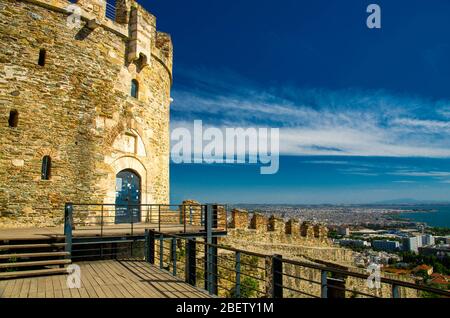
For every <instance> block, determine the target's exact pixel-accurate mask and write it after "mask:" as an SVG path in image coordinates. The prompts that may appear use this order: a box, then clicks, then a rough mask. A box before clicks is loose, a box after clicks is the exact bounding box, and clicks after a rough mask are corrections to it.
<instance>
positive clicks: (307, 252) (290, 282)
mask: <svg viewBox="0 0 450 318" xmlns="http://www.w3.org/2000/svg"><path fill="white" fill-rule="evenodd" d="M229 226H230V227H229V229H228V235H227V236H226V237H224V238H221V239H220V244H224V245H228V246H232V247H234V248H238V249H242V250H246V251H251V252H256V253H260V254H265V255H274V254H279V255H283V257H284V258H286V259H290V260H298V261H303V262H311V263H318V264H322V265H324V264H325V265H328V266H332V267H333V266H335V267H338V268H345V269H348V270H350V271H354V272H358V273H365V270H364V269H360V268H356V267H355V266H354V259H355V253H354V252H353V251H352V250H350V249H346V248H342V247H339V246H335V245H333V244H332V241H331V240H329V239H328V237H327V235H328V229H327V228H326V226H324V225H321V224H312V223H309V222H300V221H298V220H289V221H287V222H284V221H283V220H282V219H280V218H277V217H275V216H271V217H270V218H268V217H266V216H264V215H262V214H257V213H256V214H249V213H248V212H247V211H245V210H238V209H235V210H233V211H232V212H231V220H230V223H229ZM258 266H259V267H264V266H265V264H264V261H262V260H261V261H260V263H259V265H258ZM284 272H285V273H287V274H290V275H293V276H297V277H302V278H305V279H308V280H312V281H317V282H318V281H320V280H321V272H320V271H318V270H315V269H311V268H307V267H300V266H293V265H286V267H285V269H284ZM382 276H383V277H388V278H393V279H397V280H404V281H408V282H414V280H413V279H411V278H408V277H402V276H398V275H391V274H389V273H382ZM284 284H285V286H287V287H290V288H293V289H297V290H303V291H307V292H308V293H309V294H312V295H316V296H317V295H320V286H319V285H317V284H313V283H310V282H308V281H304V280H299V279H293V278H289V277H285V281H284ZM345 288H347V289H349V290H357V291H360V292H363V293H366V294H368V295H372V296H376V297H388V298H389V297H392V288H391V286H389V285H387V284H382V285H381V288H380V289H378V290H376V289H370V288H369V287H368V285H367V282H366V280H364V279H359V278H354V277H345ZM285 293H286V295H285V296H286V297H288V296H291V297H299V298H303V297H309V296H308V295H305V294H300V293H296V292H292V291H289V290H286V291H285ZM400 293H401V295H402V297H413V298H414V297H418V293H417V292H416V291H414V290H411V289H405V288H401V289H400ZM345 294H346V297H364V296H361V295H359V296H357V295H356V294H354V293H352V292H350V291H347V292H345Z"/></svg>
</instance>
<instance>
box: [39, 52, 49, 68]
mask: <svg viewBox="0 0 450 318" xmlns="http://www.w3.org/2000/svg"><path fill="white" fill-rule="evenodd" d="M46 58H47V51H46V50H45V49H40V50H39V60H38V64H39V65H40V66H45V59H46Z"/></svg>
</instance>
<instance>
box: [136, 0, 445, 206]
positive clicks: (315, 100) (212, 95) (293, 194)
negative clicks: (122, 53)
mask: <svg viewBox="0 0 450 318" xmlns="http://www.w3.org/2000/svg"><path fill="white" fill-rule="evenodd" d="M140 2H141V3H142V4H144V6H146V7H147V9H149V10H150V11H151V12H152V13H153V14H155V15H156V16H157V22H158V29H159V30H162V31H165V32H169V33H171V35H172V39H173V42H174V49H175V57H174V86H173V90H172V96H173V98H174V103H173V104H172V110H171V122H172V127H179V126H189V125H192V122H193V120H196V119H202V120H203V122H204V124H205V125H208V126H217V127H221V128H223V127H244V128H245V127H274V128H280V129H281V132H280V134H281V135H280V137H281V145H280V146H281V152H282V158H281V162H280V172H279V173H278V174H276V175H274V176H261V175H260V174H259V167H257V166H253V165H206V164H205V165H175V164H173V165H172V166H171V197H172V201H173V202H179V201H181V200H183V199H187V198H193V199H197V200H200V201H202V202H225V203H308V204H309V203H367V202H376V201H383V200H392V199H400V198H415V199H419V200H446V201H450V161H449V157H450V138H449V136H450V121H449V120H450V59H449V57H450V24H449V23H448V19H449V14H450V2H449V1H447V0H432V1H419V0H417V1H413V0H408V1H402V0H396V1H392V0H390V1H378V0H377V1H375V0H372V1H362V0H345V1H344V0H314V1H312V0H309V1H300V0H280V1H274V0H259V1H256V0H246V1H229V0H228V1H225V0H214V1H206V0H191V1H181V0H152V1H142V0H141V1H140ZM370 3H377V4H379V5H380V6H381V9H382V28H381V29H380V30H370V29H368V28H367V26H366V18H367V16H368V14H367V13H366V7H367V5H368V4H370Z"/></svg>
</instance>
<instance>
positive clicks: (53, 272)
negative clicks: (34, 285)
mask: <svg viewBox="0 0 450 318" xmlns="http://www.w3.org/2000/svg"><path fill="white" fill-rule="evenodd" d="M56 274H67V269H66V268H50V269H39V270H31V271H20V272H6V273H0V279H11V278H21V277H32V276H49V275H56Z"/></svg>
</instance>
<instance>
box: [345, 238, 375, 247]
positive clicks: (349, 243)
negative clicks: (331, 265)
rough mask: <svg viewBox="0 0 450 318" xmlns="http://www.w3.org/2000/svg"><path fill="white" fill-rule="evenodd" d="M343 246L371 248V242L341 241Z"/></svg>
mask: <svg viewBox="0 0 450 318" xmlns="http://www.w3.org/2000/svg"><path fill="white" fill-rule="evenodd" d="M338 242H339V244H340V245H342V246H353V247H370V242H367V241H363V240H339V241H338Z"/></svg>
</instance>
